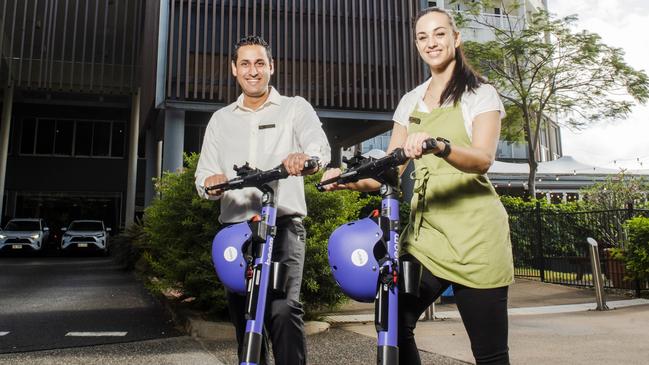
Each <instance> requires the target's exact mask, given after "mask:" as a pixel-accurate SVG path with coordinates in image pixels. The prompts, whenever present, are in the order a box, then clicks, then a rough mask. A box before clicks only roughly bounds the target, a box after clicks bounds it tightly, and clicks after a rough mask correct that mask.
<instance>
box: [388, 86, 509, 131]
mask: <svg viewBox="0 0 649 365" xmlns="http://www.w3.org/2000/svg"><path fill="white" fill-rule="evenodd" d="M430 82H431V79H428V80H426V81H425V82H424V83H423V84H421V85H419V86H417V87H416V88H414V89H413V90H411V91H410V92H408V93H407V94H405V95H404V96H403V97H402V98H401V101H400V102H399V105H398V106H397V109H396V110H395V112H394V116H393V117H392V119H393V120H394V121H395V122H396V123H398V124H400V125H402V126H404V127H406V128H407V127H408V124H410V122H409V118H410V114H411V113H412V112H413V111H414V110H417V111H420V112H423V113H429V112H430V110H428V107H427V106H426V104H425V103H424V95H425V94H426V90H427V89H428V85H429V84H430ZM452 103H453V102H452V101H450V102H446V103H444V105H442V108H444V107H451V106H452ZM460 107H461V108H462V117H463V118H464V127H465V128H466V133H467V135H468V136H469V139H471V137H472V130H473V120H474V119H475V117H476V116H478V115H479V114H482V113H486V112H490V111H499V112H500V119H502V118H504V117H505V107H504V105H503V103H502V101H501V100H500V95H498V91H496V89H495V88H494V87H493V86H491V85H489V84H482V85H480V86H479V87H477V88H476V89H475V90H473V91H470V92H465V93H464V94H463V95H462V98H461V99H460ZM415 108H416V109H415ZM433 137H435V136H433ZM441 137H443V136H441Z"/></svg>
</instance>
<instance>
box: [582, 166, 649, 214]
mask: <svg viewBox="0 0 649 365" xmlns="http://www.w3.org/2000/svg"><path fill="white" fill-rule="evenodd" d="M648 191H649V184H648V183H647V181H646V180H644V178H642V177H637V176H629V175H627V174H625V173H620V174H618V175H616V176H610V177H608V178H607V179H606V181H604V182H601V183H597V184H594V185H592V186H591V187H589V188H586V189H582V191H581V192H580V194H582V195H584V196H586V200H585V203H586V205H587V206H588V208H591V209H594V210H609V209H626V208H627V206H628V205H629V204H633V205H638V204H641V203H642V201H643V200H644V194H646V193H647V192H648Z"/></svg>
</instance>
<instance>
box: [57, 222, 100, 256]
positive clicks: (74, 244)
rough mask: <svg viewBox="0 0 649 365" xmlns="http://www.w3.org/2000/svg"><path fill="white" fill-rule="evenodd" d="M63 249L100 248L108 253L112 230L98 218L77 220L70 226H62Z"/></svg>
mask: <svg viewBox="0 0 649 365" xmlns="http://www.w3.org/2000/svg"><path fill="white" fill-rule="evenodd" d="M61 231H63V237H61V249H62V250H72V249H79V250H98V251H100V252H102V253H103V254H108V232H110V231H111V229H110V228H107V227H106V226H105V225H104V222H103V221H98V220H76V221H72V223H70V226H69V227H68V228H61Z"/></svg>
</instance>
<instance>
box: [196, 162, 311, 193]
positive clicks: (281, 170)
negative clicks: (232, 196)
mask: <svg viewBox="0 0 649 365" xmlns="http://www.w3.org/2000/svg"><path fill="white" fill-rule="evenodd" d="M318 166H319V159H318V158H316V157H312V158H311V159H309V160H306V161H305V162H304V168H303V169H302V171H309V170H313V169H315V168H317V167H318ZM235 170H237V167H236V166H235ZM288 176H289V174H288V171H286V168H285V167H284V165H283V164H280V165H278V166H277V167H275V168H272V169H270V170H266V171H262V170H259V169H250V170H249V171H246V172H244V173H243V174H242V175H240V176H237V177H235V178H233V179H230V180H228V181H226V182H224V183H222V184H217V185H213V186H206V187H205V192H206V193H208V192H210V191H213V190H223V191H226V190H235V189H242V188H246V187H260V186H262V185H264V184H267V183H269V182H272V181H275V180H281V179H285V178H287V177H288Z"/></svg>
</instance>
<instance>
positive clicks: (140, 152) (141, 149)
mask: <svg viewBox="0 0 649 365" xmlns="http://www.w3.org/2000/svg"><path fill="white" fill-rule="evenodd" d="M156 148H158V147H157V145H156ZM137 157H138V158H145V157H146V138H144V137H140V139H139V140H138V141H137Z"/></svg>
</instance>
